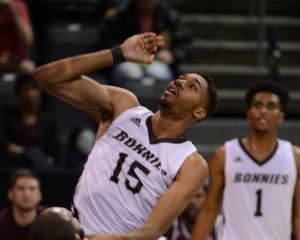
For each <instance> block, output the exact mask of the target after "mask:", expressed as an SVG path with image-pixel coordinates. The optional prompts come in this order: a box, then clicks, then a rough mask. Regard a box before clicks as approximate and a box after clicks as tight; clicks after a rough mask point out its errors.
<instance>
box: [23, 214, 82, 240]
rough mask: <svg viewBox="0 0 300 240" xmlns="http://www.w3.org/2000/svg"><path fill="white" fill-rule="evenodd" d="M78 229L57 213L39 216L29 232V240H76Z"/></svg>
mask: <svg viewBox="0 0 300 240" xmlns="http://www.w3.org/2000/svg"><path fill="white" fill-rule="evenodd" d="M76 232H77V231H76V229H75V227H74V226H73V224H72V222H71V221H66V220H65V219H63V217H62V216H60V215H59V214H57V213H55V212H45V213H42V214H41V215H39V216H38V217H37V218H36V220H35V221H34V223H33V224H32V226H31V228H30V231H29V240H54V239H55V240H74V239H75V234H76Z"/></svg>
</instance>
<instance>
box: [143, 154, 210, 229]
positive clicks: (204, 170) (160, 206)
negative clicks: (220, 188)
mask: <svg viewBox="0 0 300 240" xmlns="http://www.w3.org/2000/svg"><path fill="white" fill-rule="evenodd" d="M196 154H197V153H196ZM193 155H194V154H193ZM207 176H208V166H207V164H206V162H205V160H203V159H202V157H201V156H200V155H198V154H197V155H194V156H192V157H191V156H190V157H189V158H187V160H186V161H185V162H184V163H183V165H182V167H181V168H180V170H179V172H178V174H177V176H176V180H175V181H174V182H173V184H172V185H171V186H170V188H169V189H168V190H167V191H166V192H165V193H164V194H163V196H162V197H161V198H160V200H159V201H158V203H157V204H156V206H155V208H154V209H153V211H152V213H151V215H150V217H149V219H148V221H147V223H146V224H145V227H154V228H156V229H157V231H158V232H159V233H160V234H163V233H164V232H165V231H166V230H167V229H168V228H169V227H170V226H171V225H172V223H173V221H174V220H175V219H176V218H177V217H178V216H179V215H180V214H181V213H182V211H183V210H184V209H185V207H186V206H187V204H188V203H189V201H190V199H191V198H192V197H194V196H195V195H196V193H197V192H198V191H199V190H200V189H201V188H202V187H203V185H204V183H205V180H206V178H207Z"/></svg>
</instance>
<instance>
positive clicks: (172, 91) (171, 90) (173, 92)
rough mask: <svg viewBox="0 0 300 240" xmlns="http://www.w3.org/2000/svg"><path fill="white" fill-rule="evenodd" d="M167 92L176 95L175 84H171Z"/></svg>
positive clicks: (176, 88)
mask: <svg viewBox="0 0 300 240" xmlns="http://www.w3.org/2000/svg"><path fill="white" fill-rule="evenodd" d="M167 91H168V92H170V93H172V94H173V95H176V94H177V92H178V87H177V86H176V85H175V84H171V86H170V87H169V88H168V89H167Z"/></svg>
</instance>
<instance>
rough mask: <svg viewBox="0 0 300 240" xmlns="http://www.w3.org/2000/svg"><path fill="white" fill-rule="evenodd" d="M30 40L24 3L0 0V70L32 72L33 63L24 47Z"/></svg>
mask: <svg viewBox="0 0 300 240" xmlns="http://www.w3.org/2000/svg"><path fill="white" fill-rule="evenodd" d="M32 42H33V30H32V28H31V22H30V17H29V13H28V10H27V7H26V4H25V3H24V2H23V1H21V0H0V70H4V71H14V72H20V73H31V72H33V70H34V69H35V64H34V62H32V61H31V60H29V59H28V57H27V54H26V47H28V46H29V45H30V44H31V43H32Z"/></svg>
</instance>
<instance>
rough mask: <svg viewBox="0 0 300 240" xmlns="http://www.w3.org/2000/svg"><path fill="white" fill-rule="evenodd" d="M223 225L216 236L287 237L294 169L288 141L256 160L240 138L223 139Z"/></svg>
mask: <svg viewBox="0 0 300 240" xmlns="http://www.w3.org/2000/svg"><path fill="white" fill-rule="evenodd" d="M225 152H226V155H225V169H224V172H225V188H224V192H223V213H224V225H223V229H222V230H221V231H220V235H219V238H218V239H219V240H220V239H221V240H241V239H242V240H257V239H259V240H290V239H291V224H292V202H293V195H294V188H295V183H296V179H297V170H296V164H295V159H294V154H293V151H292V145H291V143H290V142H287V141H283V140H280V139H277V147H276V149H275V150H274V152H273V153H272V154H271V155H270V156H269V158H268V159H266V160H265V161H264V162H258V161H257V160H256V159H255V158H254V157H253V156H251V155H250V153H249V152H248V151H247V150H246V149H245V148H244V146H243V145H242V142H241V140H238V139H233V140H231V141H229V142H226V143H225Z"/></svg>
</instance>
